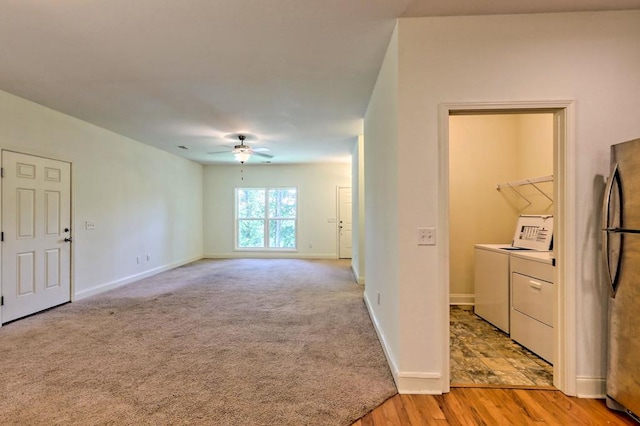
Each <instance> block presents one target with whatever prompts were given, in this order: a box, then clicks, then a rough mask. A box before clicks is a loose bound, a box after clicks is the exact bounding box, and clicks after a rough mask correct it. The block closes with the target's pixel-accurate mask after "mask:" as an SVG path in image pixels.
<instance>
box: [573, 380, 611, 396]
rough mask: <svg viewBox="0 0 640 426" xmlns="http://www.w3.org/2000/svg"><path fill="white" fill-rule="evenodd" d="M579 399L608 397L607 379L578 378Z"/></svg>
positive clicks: (577, 391)
mask: <svg viewBox="0 0 640 426" xmlns="http://www.w3.org/2000/svg"><path fill="white" fill-rule="evenodd" d="M576 396H577V397H578V398H604V397H605V396H607V379H605V378H604V377H584V376H582V377H581V376H578V377H576Z"/></svg>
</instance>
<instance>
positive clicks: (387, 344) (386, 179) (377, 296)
mask: <svg viewBox="0 0 640 426" xmlns="http://www.w3.org/2000/svg"><path fill="white" fill-rule="evenodd" d="M397 42H398V35H397V27H396V29H395V30H394V32H393V35H392V38H391V42H390V43H389V47H388V49H387V52H386V55H385V58H384V62H383V63H382V67H381V69H380V74H379V75H378V80H377V82H376V85H375V89H374V90H373V93H372V94H371V100H370V102H369V106H368V108H367V112H366V114H365V120H364V138H365V147H364V161H365V165H366V166H365V167H366V168H365V179H364V180H365V184H364V191H365V197H364V204H365V241H366V253H365V276H366V280H367V281H366V284H365V302H366V303H367V307H368V308H369V312H370V314H371V317H372V320H373V322H374V325H375V327H376V330H377V332H378V335H379V337H380V339H381V341H382V346H383V348H384V349H385V353H386V355H387V359H388V360H389V363H390V366H391V371H392V373H393V374H394V377H396V376H397V373H398V368H399V367H398V365H397V362H398V360H399V356H400V342H401V336H400V311H399V309H400V306H399V299H398V298H399V293H400V291H399V288H398V280H399V276H398V273H399V271H398V264H399V253H398V226H399V224H398V220H399V219H398V216H399V212H398V45H397ZM378 300H379V301H380V302H379V303H378Z"/></svg>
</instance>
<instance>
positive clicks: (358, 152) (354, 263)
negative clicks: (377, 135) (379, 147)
mask: <svg viewBox="0 0 640 426" xmlns="http://www.w3.org/2000/svg"><path fill="white" fill-rule="evenodd" d="M351 188H352V196H353V252H352V258H351V268H352V269H353V273H354V275H355V276H356V280H357V281H358V284H364V282H365V276H364V271H365V262H364V261H365V255H366V254H365V253H366V250H365V249H366V241H365V237H364V229H365V227H364V211H365V207H364V135H359V136H358V142H356V144H355V146H354V148H353V155H352V156H351Z"/></svg>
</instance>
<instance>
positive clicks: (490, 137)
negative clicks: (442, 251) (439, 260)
mask: <svg viewBox="0 0 640 426" xmlns="http://www.w3.org/2000/svg"><path fill="white" fill-rule="evenodd" d="M449 167H450V169H449V174H450V176H449V184H450V188H449V203H450V217H449V221H450V236H451V238H450V246H449V247H450V301H451V303H453V304H472V303H473V299H474V284H473V276H474V250H473V246H474V244H478V243H494V244H500V243H507V244H508V243H511V240H512V239H513V231H514V227H515V225H516V221H517V218H518V216H519V215H520V214H552V212H553V203H551V202H550V200H549V198H547V197H545V195H543V194H542V193H541V192H540V191H542V192H544V193H545V194H546V195H547V196H549V197H550V198H552V197H553V194H552V191H553V184H552V183H551V182H547V183H542V184H536V185H537V186H538V188H539V189H540V190H538V189H535V188H534V187H532V186H530V185H525V186H520V187H517V188H516V189H517V191H518V192H516V191H514V190H513V189H511V188H509V187H506V188H504V187H503V188H501V189H500V190H497V185H498V184H504V183H506V182H513V181H520V180H526V179H530V178H536V177H541V176H548V175H551V173H552V171H553V115H552V114H492V115H485V114H483V115H458V116H452V117H450V118H449ZM519 194H522V195H524V197H522V196H521V195H519Z"/></svg>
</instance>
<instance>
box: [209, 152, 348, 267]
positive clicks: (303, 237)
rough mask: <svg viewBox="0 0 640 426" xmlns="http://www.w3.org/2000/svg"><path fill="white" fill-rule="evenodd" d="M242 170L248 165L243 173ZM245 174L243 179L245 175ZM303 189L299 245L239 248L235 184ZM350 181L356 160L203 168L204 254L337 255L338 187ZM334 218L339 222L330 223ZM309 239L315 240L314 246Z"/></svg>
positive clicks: (299, 190) (299, 215) (335, 256)
mask: <svg viewBox="0 0 640 426" xmlns="http://www.w3.org/2000/svg"><path fill="white" fill-rule="evenodd" d="M241 169H242V170H243V171H242V173H241ZM242 177H244V180H241V179H242ZM270 186H276V187H277V186H281V187H282V186H294V187H297V188H298V233H297V237H298V250H297V251H296V252H295V253H292V252H288V251H287V252H277V251H276V252H260V251H255V252H250V251H249V252H248V251H244V250H243V251H241V252H234V234H233V233H234V217H235V216H234V215H235V211H234V189H235V188H239V187H249V188H251V187H270ZM339 186H345V187H350V186H351V165H350V164H349V163H337V164H300V165H275V164H269V165H246V164H245V165H244V166H243V167H241V166H240V165H239V164H237V165H232V166H218V165H213V166H206V167H205V168H204V253H205V257H214V258H215V257H306V258H331V259H335V258H337V248H338V246H337V241H338V240H337V224H336V223H335V221H336V218H337V188H338V187H339ZM329 219H333V221H334V222H332V223H330V222H329ZM309 243H311V244H312V245H313V247H312V248H310V247H309Z"/></svg>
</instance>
